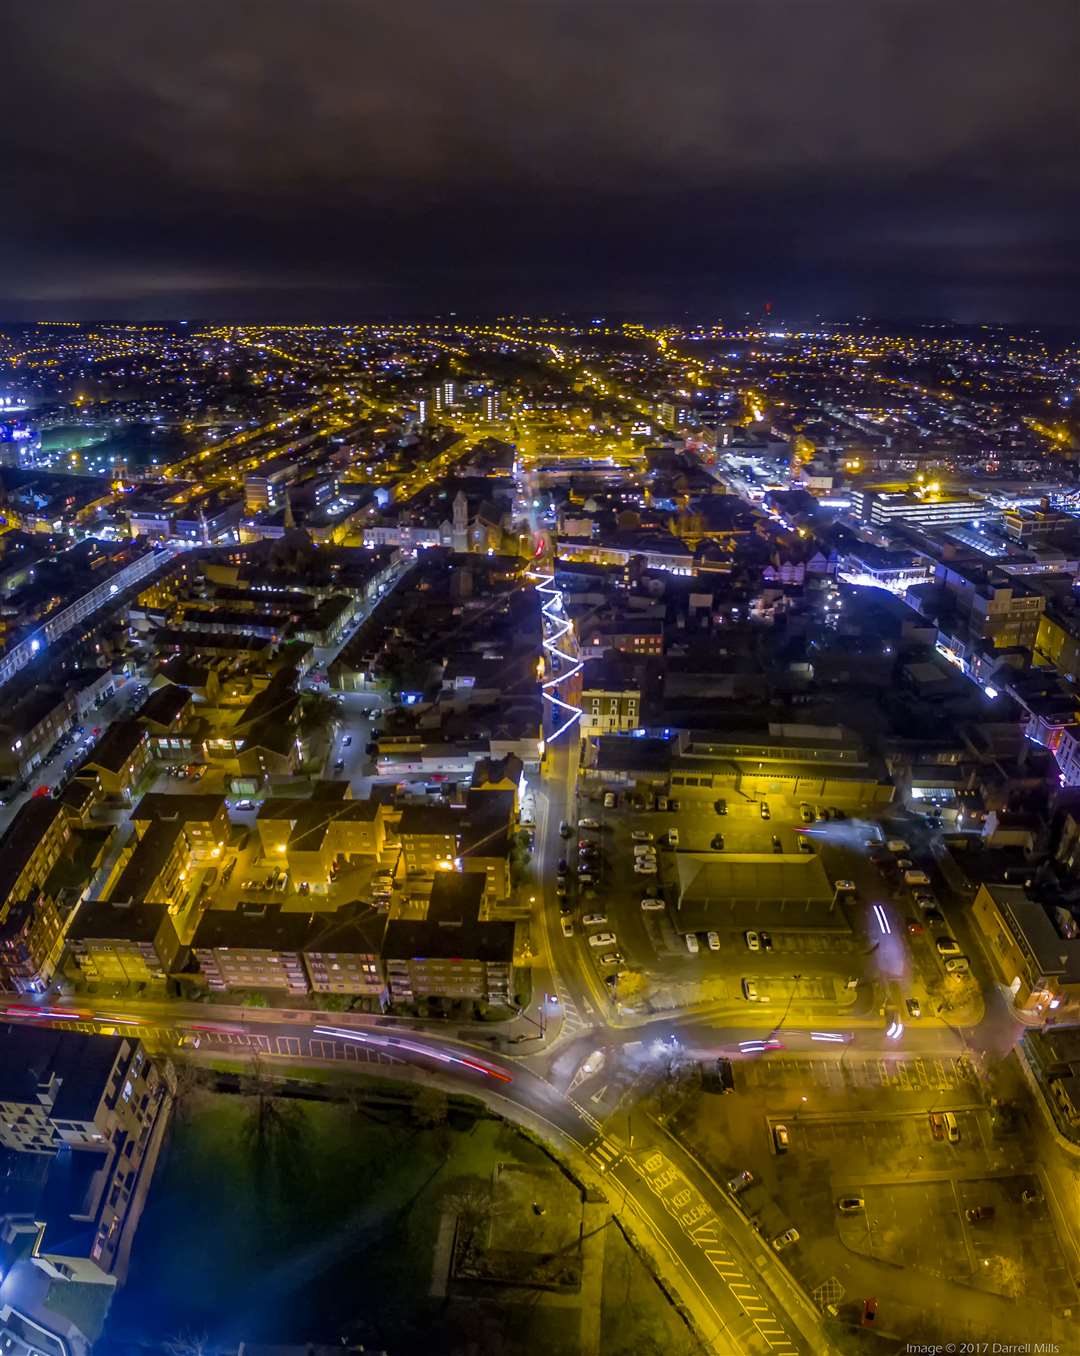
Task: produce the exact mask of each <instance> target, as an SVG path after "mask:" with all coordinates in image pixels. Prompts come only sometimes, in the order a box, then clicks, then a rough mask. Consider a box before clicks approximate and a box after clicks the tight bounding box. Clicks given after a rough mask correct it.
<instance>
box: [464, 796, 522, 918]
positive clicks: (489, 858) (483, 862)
mask: <svg viewBox="0 0 1080 1356" xmlns="http://www.w3.org/2000/svg"><path fill="white" fill-rule="evenodd" d="M515 799H516V793H515V792H513V791H491V790H489V791H470V792H469V793H468V795H467V796H466V799H465V814H464V816H463V818H462V820H461V826H460V828H459V830H458V853H457V857H458V861H460V863H461V870H462V871H466V872H469V871H471V872H477V873H478V874H482V875H483V877H484V897H483V905H484V907H485V908H491V907H492V906H493V905H495V904H499V903H501V902H502V901H503V900H505V899H506V898H507V897H508V896H509V894H510V835H511V833H512V832H513V828H514V803H515Z"/></svg>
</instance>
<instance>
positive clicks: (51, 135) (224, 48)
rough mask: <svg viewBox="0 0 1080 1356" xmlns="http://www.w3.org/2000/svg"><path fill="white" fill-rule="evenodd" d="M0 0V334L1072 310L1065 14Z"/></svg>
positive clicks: (851, 1) (844, 3)
mask: <svg viewBox="0 0 1080 1356" xmlns="http://www.w3.org/2000/svg"><path fill="white" fill-rule="evenodd" d="M2 9H3V12H4V14H6V19H5V20H4V21H3V27H4V29H5V30H6V36H7V41H6V43H5V48H6V51H7V53H8V65H7V66H6V69H5V104H6V115H5V117H4V119H3V122H2V123H0V163H2V164H3V165H4V170H5V182H6V187H7V193H6V203H7V206H6V209H5V210H4V212H3V213H2V215H0V223H2V224H0V298H2V299H3V307H2V309H3V311H5V312H6V313H7V314H9V315H13V316H14V315H39V314H99V313H102V312H103V311H110V312H114V313H121V314H132V315H134V314H146V315H155V316H157V315H169V314H180V313H189V314H192V313H193V314H224V313H226V312H230V313H233V314H245V315H253V316H261V315H282V316H301V315H309V314H325V315H334V316H340V315H347V314H356V313H359V312H361V311H371V310H382V309H407V310H418V311H422V310H429V309H435V308H443V307H447V306H456V307H457V308H458V309H459V310H472V309H489V308H492V307H521V308H537V307H544V308H553V309H554V308H566V309H579V308H582V309H584V308H587V309H596V308H603V309H617V308H620V307H625V308H646V309H655V310H676V311H683V310H687V309H689V310H692V311H701V312H713V311H718V310H719V311H724V310H735V309H738V308H741V307H743V306H745V305H751V304H754V303H755V302H756V301H760V300H761V299H762V298H763V297H765V296H769V297H771V298H772V299H773V300H774V302H775V304H776V307H777V309H778V310H780V311H787V312H793V313H801V314H805V313H807V312H808V311H825V312H842V311H846V310H849V309H851V308H861V309H873V310H877V311H881V312H886V313H889V312H891V313H894V314H896V313H900V312H907V313H913V312H915V311H922V312H923V313H927V314H947V313H960V314H962V315H963V318H977V317H979V316H986V317H1002V318H1016V319H1023V320H1027V319H1038V318H1047V319H1056V320H1065V319H1072V318H1073V316H1074V315H1075V313H1076V309H1077V302H1078V301H1080V279H1078V277H1077V268H1076V265H1075V264H1074V263H1073V262H1072V260H1073V259H1075V258H1076V248H1077V245H1078V243H1080V241H1078V236H1080V227H1078V225H1077V222H1078V220H1080V214H1078V212H1077V208H1078V207H1080V165H1078V152H1077V149H1076V125H1077V112H1078V105H1080V96H1078V94H1077V81H1076V78H1075V72H1076V70H1077V68H1078V57H1080V50H1078V47H1080V43H1078V35H1080V18H1078V11H1077V8H1076V6H1075V3H1074V0H1061V2H1060V3H1059V2H1058V0H1042V2H1041V3H1040V4H1039V5H1037V6H1026V5H1017V4H1015V3H1014V2H1013V3H1000V4H998V3H993V0H991V2H990V3H987V0H971V2H970V3H968V0H953V2H952V3H950V4H947V5H941V4H940V3H925V4H924V3H907V2H906V0H869V3H867V0H822V2H821V3H816V2H815V0H740V2H738V3H735V2H732V3H726V2H725V0H698V2H697V3H681V2H680V0H606V2H604V0H566V2H565V3H564V2H563V0H551V2H550V3H549V2H548V0H489V2H488V3H480V2H479V0H471V2H470V0H432V2H430V3H429V2H428V0H425V2H424V3H410V2H409V0H402V2H401V3H398V4H397V5H394V6H388V5H386V4H385V3H367V0H251V2H249V0H212V3H207V2H206V0H194V3H190V2H189V3H186V4H184V5H176V6H169V7H165V6H159V5H147V4H145V3H141V0H99V3H95V4H93V5H87V4H85V3H83V0H71V2H70V3H68V0H49V3H47V4H39V5H36V6H29V5H25V4H20V3H17V0H2Z"/></svg>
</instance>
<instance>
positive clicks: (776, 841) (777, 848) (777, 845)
mask: <svg viewBox="0 0 1080 1356" xmlns="http://www.w3.org/2000/svg"><path fill="white" fill-rule="evenodd" d="M772 850H773V851H774V852H783V850H784V845H783V843H781V841H780V836H779V834H775V833H774V834H773V836H772Z"/></svg>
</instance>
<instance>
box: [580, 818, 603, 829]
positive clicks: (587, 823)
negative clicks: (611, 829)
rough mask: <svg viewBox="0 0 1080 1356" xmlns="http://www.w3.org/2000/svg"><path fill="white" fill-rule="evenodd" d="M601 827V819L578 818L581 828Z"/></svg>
mask: <svg viewBox="0 0 1080 1356" xmlns="http://www.w3.org/2000/svg"><path fill="white" fill-rule="evenodd" d="M599 827H600V821H599V820H598V819H579V820H578V828H579V829H598V828H599Z"/></svg>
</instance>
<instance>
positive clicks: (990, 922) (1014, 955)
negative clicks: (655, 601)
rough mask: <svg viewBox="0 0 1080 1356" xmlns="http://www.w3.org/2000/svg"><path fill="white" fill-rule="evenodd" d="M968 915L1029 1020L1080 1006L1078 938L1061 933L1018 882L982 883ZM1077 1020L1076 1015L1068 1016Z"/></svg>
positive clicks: (1000, 976)
mask: <svg viewBox="0 0 1080 1356" xmlns="http://www.w3.org/2000/svg"><path fill="white" fill-rule="evenodd" d="M971 912H972V917H973V918H974V920H975V922H976V923H977V924H978V926H979V929H980V932H981V935H982V937H983V938H984V940H985V941H986V944H987V945H986V951H987V954H988V955H989V957H990V959H991V961H992V962H993V966H994V970H995V972H996V978H997V980H998V982H999V983H1000V984H1001V985H1002V986H1003V987H1004V988H1006V989H1008V990H1009V991H1010V993H1011V994H1012V996H1013V1004H1014V1006H1015V1007H1016V1008H1017V1009H1018V1011H1020V1012H1022V1013H1024V1014H1025V1017H1026V1019H1027V1020H1028V1021H1029V1022H1033V1021H1037V1020H1039V1019H1040V1018H1041V1019H1042V1020H1043V1021H1045V1020H1046V1018H1047V1017H1048V1016H1049V1015H1050V1013H1051V1012H1053V1013H1055V1014H1056V1016H1057V1019H1058V1020H1061V1019H1065V1020H1068V1019H1069V1011H1070V1010H1071V1011H1072V1013H1073V1014H1075V1010H1076V1009H1077V1007H1078V1006H1080V940H1076V939H1069V938H1064V937H1062V936H1060V935H1059V933H1058V931H1057V929H1056V928H1055V927H1054V925H1053V923H1052V922H1051V921H1050V918H1049V915H1048V914H1047V912H1046V910H1045V909H1044V908H1043V906H1042V905H1041V904H1039V903H1038V902H1037V901H1035V900H1033V899H1029V898H1028V896H1027V893H1026V891H1025V890H1024V888H1023V887H1022V886H1018V885H986V884H983V885H980V886H979V889H978V892H977V893H976V895H975V900H974V903H973V904H972V909H971ZM1072 1020H1075V1016H1073V1017H1072Z"/></svg>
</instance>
